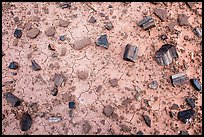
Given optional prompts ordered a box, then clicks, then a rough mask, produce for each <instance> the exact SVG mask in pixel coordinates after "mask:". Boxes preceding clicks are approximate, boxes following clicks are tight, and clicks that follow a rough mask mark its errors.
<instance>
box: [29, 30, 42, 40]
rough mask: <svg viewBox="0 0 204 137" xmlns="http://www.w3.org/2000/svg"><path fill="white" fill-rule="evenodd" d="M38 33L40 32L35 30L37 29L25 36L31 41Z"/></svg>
mask: <svg viewBox="0 0 204 137" xmlns="http://www.w3.org/2000/svg"><path fill="white" fill-rule="evenodd" d="M39 33H40V30H39V29H37V28H33V29H31V30H29V31H28V32H27V33H26V36H27V37H29V38H31V39H34V38H36V37H37V36H38V34H39Z"/></svg>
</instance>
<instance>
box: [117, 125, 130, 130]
mask: <svg viewBox="0 0 204 137" xmlns="http://www.w3.org/2000/svg"><path fill="white" fill-rule="evenodd" d="M119 126H120V128H121V129H120V130H121V131H123V132H130V131H131V128H129V127H128V126H127V125H125V124H121V125H119Z"/></svg>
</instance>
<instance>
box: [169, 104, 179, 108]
mask: <svg viewBox="0 0 204 137" xmlns="http://www.w3.org/2000/svg"><path fill="white" fill-rule="evenodd" d="M170 109H171V110H178V109H179V105H178V104H175V103H174V104H173V105H172V106H171V108H170Z"/></svg>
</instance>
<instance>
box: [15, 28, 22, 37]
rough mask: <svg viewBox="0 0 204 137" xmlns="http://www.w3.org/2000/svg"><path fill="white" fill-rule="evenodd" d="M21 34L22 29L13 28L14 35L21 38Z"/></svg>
mask: <svg viewBox="0 0 204 137" xmlns="http://www.w3.org/2000/svg"><path fill="white" fill-rule="evenodd" d="M21 36H22V30H21V29H15V31H14V37H16V38H21Z"/></svg>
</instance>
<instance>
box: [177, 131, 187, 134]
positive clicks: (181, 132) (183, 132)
mask: <svg viewBox="0 0 204 137" xmlns="http://www.w3.org/2000/svg"><path fill="white" fill-rule="evenodd" d="M179 135H189V133H188V131H180V132H179Z"/></svg>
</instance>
